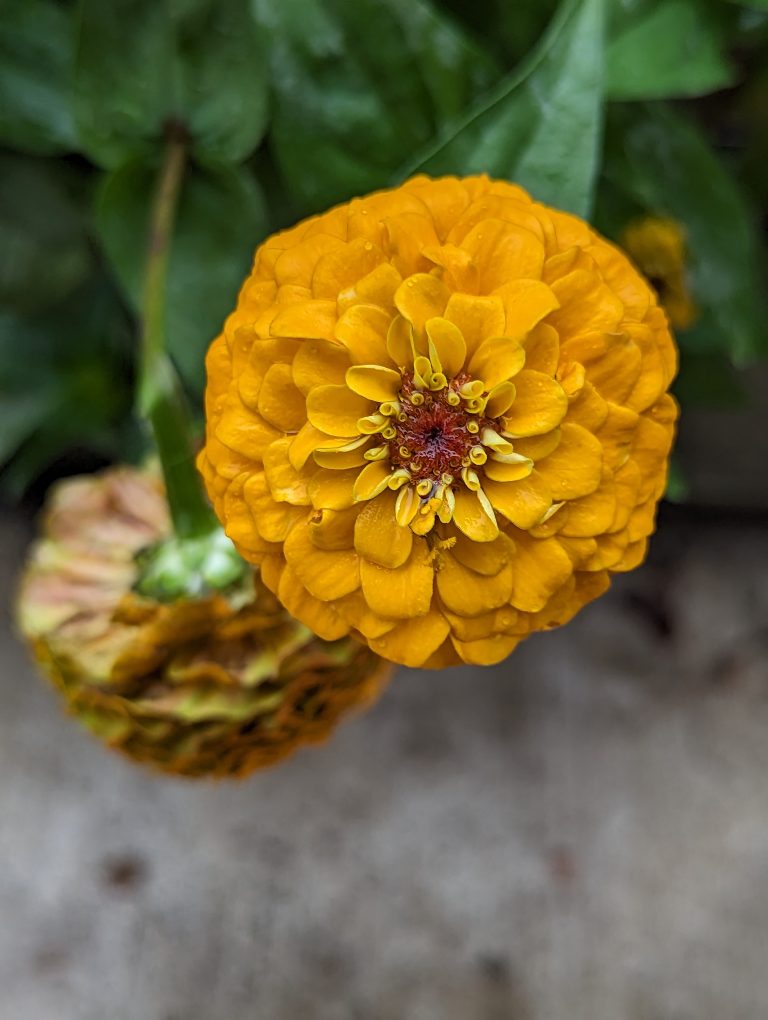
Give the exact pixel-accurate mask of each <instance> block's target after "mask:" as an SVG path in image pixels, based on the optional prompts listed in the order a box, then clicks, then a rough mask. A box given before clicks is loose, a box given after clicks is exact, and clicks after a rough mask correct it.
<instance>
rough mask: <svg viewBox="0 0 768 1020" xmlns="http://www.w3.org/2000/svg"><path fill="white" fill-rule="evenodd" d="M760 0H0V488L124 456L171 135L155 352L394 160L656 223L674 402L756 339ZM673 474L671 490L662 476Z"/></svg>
mask: <svg viewBox="0 0 768 1020" xmlns="http://www.w3.org/2000/svg"><path fill="white" fill-rule="evenodd" d="M766 57H768V0H744V2H743V3H739V2H737V0H562V2H560V3H557V2H556V0H516V2H515V3H509V2H508V0H473V3H472V4H468V3H466V0H447V2H444V3H441V4H440V3H437V0H357V2H356V3H348V2H347V0H114V2H113V3H110V4H104V3H102V2H100V0H80V2H79V3H75V2H65V0H5V2H4V4H3V5H2V8H0V146H1V147H2V148H0V174H1V175H2V190H0V232H1V233H2V247H1V248H0V305H1V306H2V312H1V314H0V416H1V417H0V423H1V424H2V429H0V488H1V489H2V491H4V492H5V494H6V496H8V495H10V496H18V495H19V494H20V493H22V492H23V491H24V489H25V488H26V487H27V486H28V485H29V484H30V483H31V482H33V481H34V479H35V478H36V477H38V476H39V474H40V473H41V472H43V471H45V470H46V469H48V468H49V467H50V465H51V464H52V463H54V462H55V461H56V460H57V459H58V458H60V457H62V456H64V455H65V454H67V453H68V452H69V451H71V450H72V449H74V448H84V449H87V450H90V451H92V452H93V453H95V454H97V455H99V456H102V457H105V458H110V457H115V458H118V457H119V458H120V459H126V457H127V456H128V452H129V450H130V451H134V452H135V451H138V450H140V441H139V437H138V434H137V431H136V429H135V426H134V425H133V418H132V403H133V388H134V387H133V376H134V361H135V350H136V346H137V343H136V315H137V309H138V304H139V302H140V300H141V291H142V276H143V264H144V257H145V251H146V246H147V236H146V235H147V223H148V211H149V201H150V195H151V193H152V189H153V187H154V182H155V178H156V174H157V168H158V166H159V164H160V161H161V158H162V152H163V147H164V143H165V138H166V136H167V133H168V132H169V131H174V132H177V133H178V132H179V131H181V132H184V133H185V135H186V137H187V138H188V140H189V166H188V169H187V173H186V176H185V181H184V187H183V192H182V198H181V207H180V212H179V219H178V224H177V230H176V233H175V235H174V239H173V245H172V250H171V256H170V271H169V295H168V311H167V326H168V337H169V348H170V351H171V354H172V356H173V357H174V359H175V361H176V363H177V365H178V367H179V369H180V371H181V373H182V376H183V379H184V381H185V383H186V385H187V388H188V391H189V394H190V397H191V398H192V400H193V402H194V404H195V406H197V407H198V408H199V406H200V403H199V402H200V396H201V393H202V388H203V381H204V374H203V356H204V352H205V349H206V347H207V345H208V343H209V342H210V340H211V339H212V337H213V336H214V335H215V333H216V331H217V330H218V328H219V327H220V324H221V322H222V321H223V319H224V317H225V315H226V314H227V312H228V310H229V309H230V308H231V307H232V306H233V304H234V301H235V298H236V294H237V289H238V287H239V284H240V282H241V280H242V278H243V277H244V275H245V273H246V271H247V269H248V265H249V262H250V259H251V257H252V253H253V250H254V248H255V247H256V245H257V244H258V243H259V242H260V241H261V240H262V239H263V238H264V236H265V235H266V234H267V233H269V232H270V231H273V230H276V229H279V228H280V227H282V226H285V225H287V224H289V223H291V222H293V221H295V220H296V219H298V218H300V217H302V216H306V215H308V214H311V213H313V212H316V211H318V210H320V209H322V208H324V207H326V206H328V205H330V204H332V203H334V202H337V201H341V200H344V199H346V198H348V197H350V196H351V195H354V194H359V193H362V192H366V191H369V190H372V189H375V188H379V187H385V186H387V185H390V184H392V183H396V182H398V181H400V180H402V179H403V178H404V177H405V176H407V175H408V174H409V173H411V172H414V171H415V170H418V169H424V170H426V171H427V172H430V173H457V174H466V173H474V172H480V171H487V172H489V173H491V174H494V175H496V176H500V177H505V178H509V179H513V180H516V181H519V182H520V183H522V184H523V185H525V186H526V187H528V188H529V189H530V190H531V192H532V193H533V194H534V195H535V196H537V197H539V198H541V199H542V200H544V201H546V202H550V203H552V204H554V205H557V206H560V207H562V208H567V209H571V210H573V211H575V212H578V213H580V214H582V215H586V216H591V217H592V219H593V221H594V222H595V223H596V225H597V226H598V228H599V229H601V230H602V231H603V232H604V233H605V234H606V235H607V236H609V237H612V238H614V239H618V238H619V237H620V236H621V234H622V231H623V230H624V229H625V228H626V226H627V224H628V223H630V222H632V221H633V220H636V219H637V218H639V217H642V216H644V215H661V216H667V217H671V218H673V219H675V220H677V221H678V222H679V223H680V224H681V226H682V228H683V230H684V232H685V235H686V238H687V247H688V257H689V263H688V267H687V274H688V284H689V286H690V290H691V293H692V295H693V297H694V300H695V303H696V305H697V308H698V313H699V314H698V317H697V319H696V322H695V323H694V324H693V325H692V326H691V328H689V329H687V330H685V331H683V332H681V333H680V336H679V339H680V344H681V349H682V354H683V357H682V364H681V374H680V379H679V381H678V384H677V388H678V394H679V396H680V399H681V400H682V401H683V403H684V404H686V405H688V404H691V405H692V404H697V403H698V404H704V405H709V406H719V407H731V406H735V405H736V404H738V402H739V400H740V399H742V393H741V387H740V385H739V381H738V371H737V369H738V368H739V367H741V366H744V365H746V364H749V363H750V362H752V361H754V360H755V359H757V358H760V357H763V356H765V354H766V352H768V325H767V324H768V316H767V315H766V307H765V291H766V287H765V272H766V233H765V226H766V222H768V215H767V214H768V174H766V172H765V167H766V165H767V164H768V66H767V65H768V61H767V60H766ZM675 491H676V493H677V494H678V498H680V496H681V494H682V493H683V492H684V487H683V484H682V482H681V481H680V479H679V478H677V479H676V481H675Z"/></svg>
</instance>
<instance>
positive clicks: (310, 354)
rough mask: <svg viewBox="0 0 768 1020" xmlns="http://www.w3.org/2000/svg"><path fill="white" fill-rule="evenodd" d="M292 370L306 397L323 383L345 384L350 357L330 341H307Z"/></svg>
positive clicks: (296, 382)
mask: <svg viewBox="0 0 768 1020" xmlns="http://www.w3.org/2000/svg"><path fill="white" fill-rule="evenodd" d="M291 368H292V371H293V381H294V383H295V384H296V386H297V387H298V388H299V389H300V390H301V392H302V393H303V394H304V395H305V396H306V394H307V393H309V392H310V390H312V389H314V387H315V386H319V385H320V384H321V383H328V384H334V385H340V384H341V383H343V382H344V375H345V373H346V371H347V369H348V368H349V355H348V354H347V352H346V350H345V349H344V348H343V347H341V346H340V345H339V344H335V343H330V342H329V341H328V340H307V341H306V342H305V343H303V344H302V345H301V347H300V348H299V350H298V351H297V353H296V356H295V357H294V359H293V364H292V366H291Z"/></svg>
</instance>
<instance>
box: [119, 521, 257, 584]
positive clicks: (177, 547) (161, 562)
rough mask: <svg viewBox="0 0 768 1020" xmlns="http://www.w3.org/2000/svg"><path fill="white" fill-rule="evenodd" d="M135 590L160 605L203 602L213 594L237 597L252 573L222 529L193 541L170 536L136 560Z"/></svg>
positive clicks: (146, 550)
mask: <svg viewBox="0 0 768 1020" xmlns="http://www.w3.org/2000/svg"><path fill="white" fill-rule="evenodd" d="M137 566H138V569H139V578H138V580H137V582H136V584H135V586H134V587H135V590H136V591H137V592H138V593H139V594H140V595H145V596H147V597H148V598H152V599H155V600H156V601H158V602H172V601H174V600H175V599H180V598H201V597H203V596H205V595H209V594H212V593H213V592H223V593H226V594H229V595H233V596H236V594H237V592H238V591H239V590H240V589H245V588H246V587H247V580H248V578H249V577H250V570H249V568H248V566H247V564H246V563H245V562H244V560H243V559H242V558H241V557H240V556H239V555H238V553H237V552H236V551H235V547H234V545H233V544H232V542H231V541H230V540H229V539H228V538H227V536H226V535H225V534H224V532H223V531H222V529H221V528H219V527H216V528H214V529H212V530H211V531H209V532H208V533H207V534H204V535H201V536H199V537H194V538H179V537H178V536H177V535H171V536H170V537H169V538H166V539H163V541H162V542H158V543H157V544H156V545H153V546H151V547H150V548H149V549H145V550H143V551H142V552H141V553H140V554H139V556H138V557H137Z"/></svg>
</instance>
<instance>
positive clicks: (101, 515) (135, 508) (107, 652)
mask: <svg viewBox="0 0 768 1020" xmlns="http://www.w3.org/2000/svg"><path fill="white" fill-rule="evenodd" d="M169 532H170V521H169V518H168V511H167V507H166V503H165V499H164V496H163V492H162V488H161V486H160V483H159V481H158V480H157V479H156V478H155V477H154V476H153V475H149V474H146V473H143V472H139V471H135V470H133V469H130V468H119V469H115V470H111V471H107V472H105V473H104V474H102V475H100V476H89V477H85V478H78V479H74V480H69V481H66V482H64V483H61V484H60V485H59V486H58V487H57V488H56V490H55V491H54V494H53V496H52V499H51V500H50V503H49V506H48V509H47V514H46V519H45V526H44V530H43V536H42V538H41V540H40V541H39V542H38V543H37V544H36V546H35V547H34V549H33V552H32V555H31V557H30V561H29V563H28V565H27V567H26V570H25V573H24V577H23V580H22V585H21V589H20V593H19V599H18V611H17V616H18V622H19V626H20V629H21V630H22V632H23V633H24V635H25V636H26V637H27V639H28V640H29V641H30V643H31V645H32V648H33V652H34V655H35V658H36V659H37V661H38V663H39V664H40V665H41V666H42V667H43V669H44V670H45V672H47V673H48V675H49V676H50V678H51V679H52V680H53V681H54V683H55V684H56V685H57V687H58V688H59V689H60V690H61V692H62V694H63V695H64V698H65V700H66V704H67V707H68V709H69V710H70V711H71V712H72V713H73V714H74V715H75V716H76V717H77V718H78V719H79V720H80V721H81V722H82V723H84V724H85V725H86V726H87V727H88V728H89V729H90V730H92V731H93V733H95V734H96V736H98V737H100V738H101V739H102V740H103V741H105V742H106V743H107V744H109V745H110V746H111V747H112V748H114V749H116V750H119V751H122V752H124V753H125V754H127V755H128V756H129V757H131V758H133V759H134V760H136V761H139V762H142V763H144V764H147V765H151V766H153V767H155V768H158V769H161V770H163V771H165V772H172V773H177V774H180V775H186V776H217V777H223V776H244V775H246V774H248V773H249V772H251V771H253V770H254V769H256V768H259V767H263V766H267V765H272V764H274V763H275V762H276V761H279V760H280V759H281V758H284V757H286V755H288V754H290V753H291V752H292V751H294V750H295V749H296V748H297V747H298V746H300V745H301V744H304V743H313V742H317V741H320V740H323V739H325V738H326V737H327V736H328V735H329V734H330V732H331V731H332V729H333V728H334V726H335V724H336V723H337V721H338V720H339V719H340V718H341V716H342V715H344V714H345V713H347V712H349V711H350V710H352V709H354V708H358V707H360V706H362V705H365V704H366V703H368V702H369V701H370V700H371V699H372V698H373V697H374V695H375V694H376V693H377V691H378V689H379V688H380V687H381V686H382V685H383V683H384V682H385V675H386V673H387V672H388V668H389V667H388V666H386V665H385V664H383V663H382V662H381V660H380V659H378V658H377V657H376V656H374V655H373V654H372V653H371V652H370V651H369V650H368V649H367V648H365V647H364V646H362V645H360V644H358V643H357V642H352V641H349V640H342V641H337V642H334V643H333V644H327V643H325V642H323V641H320V640H318V639H317V638H315V637H314V636H313V635H312V634H310V633H308V632H307V630H306V629H305V628H304V627H303V626H301V624H299V623H297V622H296V621H295V620H292V619H291V618H290V617H289V616H288V614H287V613H285V611H284V610H283V609H282V607H281V606H280V605H279V603H278V602H277V601H276V599H275V598H274V596H273V595H271V594H270V593H269V592H268V591H267V590H266V588H265V587H264V586H263V585H262V584H261V583H260V582H259V580H258V578H257V577H256V576H255V575H253V574H252V573H251V572H249V581H248V582H247V583H246V585H245V586H241V587H240V589H239V590H238V591H236V592H233V593H231V594H230V595H229V597H225V596H224V595H223V594H211V595H208V596H206V597H201V598H196V599H182V600H179V601H176V602H169V603H160V602H157V601H155V600H153V599H151V598H147V597H144V596H141V595H139V594H137V593H136V591H135V590H134V586H135V583H136V581H137V579H138V575H139V570H138V566H137V562H136V556H137V553H139V552H140V551H141V550H142V549H144V548H146V547H148V546H150V545H151V544H152V543H155V542H157V541H158V540H160V539H163V538H165V537H166V536H167V535H168V534H169Z"/></svg>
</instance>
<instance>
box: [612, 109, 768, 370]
mask: <svg viewBox="0 0 768 1020" xmlns="http://www.w3.org/2000/svg"><path fill="white" fill-rule="evenodd" d="M607 143H608V144H607V152H606V162H605V172H606V175H607V176H608V177H609V179H610V181H611V183H612V185H613V186H614V187H616V188H620V189H622V190H623V191H625V192H627V193H628V194H629V195H631V196H632V197H633V198H634V199H635V200H636V201H637V202H638V204H639V205H641V206H642V207H643V208H644V209H645V210H646V211H647V212H651V213H659V214H662V215H666V216H671V217H672V218H673V219H676V220H678V221H679V222H680V223H681V224H682V225H683V228H684V229H685V231H686V235H687V246H688V253H689V257H690V276H691V282H692V287H693V292H694V299H695V301H696V304H697V305H698V307H699V308H700V309H701V313H702V314H701V318H700V320H699V322H698V323H697V325H696V326H695V327H694V329H692V330H689V331H688V332H687V333H686V334H683V335H682V337H681V343H683V344H684V345H686V346H687V347H689V348H692V349H694V348H695V349H697V350H701V349H702V348H704V347H707V348H709V349H711V350H717V349H719V350H723V351H727V352H729V354H730V355H731V357H732V358H733V359H734V360H735V361H737V362H745V361H748V360H749V359H750V358H754V357H757V356H759V355H760V354H761V353H764V352H765V351H768V325H767V324H768V316H767V315H766V308H765V302H764V299H763V298H762V296H761V275H760V263H761V256H760V245H759V240H758V236H757V232H756V227H755V224H756V221H757V218H756V216H755V214H754V212H753V211H752V210H751V209H750V207H749V205H748V203H747V202H746V200H745V198H744V196H743V195H742V193H741V191H740V189H739V186H738V184H737V182H736V180H735V179H734V178H733V176H732V175H731V174H730V173H729V172H728V171H727V170H726V168H725V167H724V166H723V164H722V163H721V162H720V160H719V159H718V158H717V156H716V155H715V153H714V152H713V151H712V149H711V148H710V146H709V144H708V143H707V141H706V139H705V137H704V136H703V134H702V133H701V131H699V130H698V129H697V128H696V127H695V126H694V124H693V123H692V122H691V121H690V119H689V118H687V117H685V116H683V115H681V114H678V113H676V112H674V111H673V110H671V109H668V108H666V107H664V106H661V105H654V106H647V107H645V106H644V107H638V106H632V107H626V108H624V109H616V110H614V111H613V114H612V117H611V121H610V127H609V131H608V136H607Z"/></svg>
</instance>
